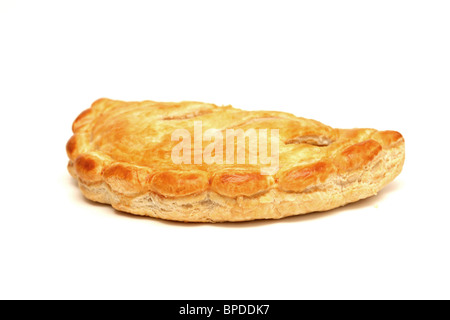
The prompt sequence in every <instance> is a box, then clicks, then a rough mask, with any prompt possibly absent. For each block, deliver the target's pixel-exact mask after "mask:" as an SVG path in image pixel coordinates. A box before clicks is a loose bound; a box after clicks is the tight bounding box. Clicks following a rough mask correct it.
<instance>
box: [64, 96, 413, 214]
mask: <svg viewBox="0 0 450 320" xmlns="http://www.w3.org/2000/svg"><path fill="white" fill-rule="evenodd" d="M195 122H197V123H198V122H201V124H202V129H201V130H202V131H201V133H204V132H205V131H206V130H208V129H216V130H217V131H218V132H222V133H225V132H227V130H228V129H235V130H238V129H242V130H243V131H246V132H247V130H251V129H255V130H268V131H269V132H270V130H271V129H277V130H278V132H279V135H278V137H277V139H279V141H277V142H278V146H279V168H278V170H277V171H276V172H274V173H273V174H269V175H266V174H263V173H262V171H261V169H262V168H263V167H266V166H267V165H266V164H263V163H261V161H260V160H259V158H258V161H257V163H251V162H250V161H249V157H250V156H249V154H250V153H252V151H251V150H252V149H251V147H250V146H249V143H247V144H245V147H244V149H245V154H246V160H245V163H242V164H239V162H236V161H234V163H227V162H226V161H223V162H224V163H210V164H207V163H205V162H204V161H202V162H201V163H197V162H196V161H195V160H193V161H192V163H180V164H175V163H174V161H173V158H172V151H173V149H174V148H175V147H176V146H177V145H178V144H179V143H180V142H179V141H176V140H175V141H173V140H174V139H173V138H172V134H173V133H174V131H176V130H177V129H184V130H186V131H187V132H189V133H190V134H191V136H192V137H194V136H195V134H196V132H195V129H194V127H195V126H194V123H195ZM72 129H73V133H74V134H73V136H72V137H71V138H70V140H69V141H68V143H67V146H66V150H67V154H68V156H69V159H70V160H69V164H68V169H69V172H70V174H71V175H72V176H73V177H74V178H75V179H77V181H78V184H79V187H80V190H81V191H82V193H83V194H84V196H85V197H86V198H88V199H90V200H93V201H96V202H101V203H106V204H111V205H112V206H113V207H114V208H115V209H117V210H120V211H125V212H129V213H133V214H137V215H143V216H151V217H156V218H161V219H167V220H176V221H186V222H224V221H248V220H255V219H279V218H283V217H287V216H292V215H299V214H305V213H309V212H315V211H325V210H330V209H333V208H336V207H339V206H343V205H345V204H347V203H351V202H354V201H358V200H360V199H364V198H367V197H370V196H373V195H375V194H376V193H377V192H378V191H379V190H380V189H382V188H383V187H384V186H385V185H386V184H388V183H389V182H391V181H392V180H393V179H394V178H395V177H396V176H397V175H399V174H400V172H401V170H402V167H403V163H404V159H405V143H404V139H403V137H402V135H401V134H400V133H398V132H396V131H377V130H374V129H334V128H331V127H329V126H326V125H324V124H322V123H320V122H317V121H314V120H309V119H304V118H299V117H296V116H294V115H291V114H288V113H283V112H269V111H252V112H250V111H243V110H239V109H234V108H232V107H231V106H226V107H218V106H215V105H213V104H207V103H200V102H180V103H169V102H154V101H143V102H124V101H117V100H109V99H99V100H97V101H96V102H94V103H93V104H92V106H91V108H90V109H87V110H85V111H83V112H82V113H81V114H80V115H79V116H78V118H77V119H76V120H75V121H74V123H73V128H72ZM225 135H226V134H225ZM209 143H210V142H205V141H203V144H202V147H201V148H202V149H201V150H202V151H204V149H205V147H206V146H207V145H208V144H209ZM237 143H238V139H236V141H235V144H234V145H233V146H234V147H235V148H236V149H235V150H236V152H235V154H237V153H238V145H237ZM223 147H224V148H225V146H223ZM190 151H191V155H192V159H194V157H195V153H196V150H195V149H194V146H193V145H192V149H191V150H190ZM224 154H226V150H225V149H224ZM257 155H258V156H259V151H258V154H257Z"/></svg>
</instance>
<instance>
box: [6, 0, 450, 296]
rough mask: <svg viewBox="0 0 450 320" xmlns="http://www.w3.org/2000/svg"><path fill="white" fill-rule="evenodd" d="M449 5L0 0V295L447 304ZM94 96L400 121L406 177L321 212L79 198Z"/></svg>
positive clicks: (362, 121) (381, 124) (395, 125)
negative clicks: (205, 213)
mask: <svg viewBox="0 0 450 320" xmlns="http://www.w3.org/2000/svg"><path fill="white" fill-rule="evenodd" d="M449 17H450V3H449V2H448V1H411V0H410V1H394V0H389V1H303V2H302V1H220V2H219V1H150V2H149V1H146V2H135V1H122V2H118V1H104V2H98V1H86V2H82V1H76V2H68V1H54V2H49V1H30V2H20V1H19V2H17V1H4V0H1V1H0V107H1V116H0V139H1V145H0V149H1V157H0V162H1V165H0V168H1V176H0V177H1V184H0V188H1V207H0V208H1V209H0V259H1V261H0V298H3V299H4V298H44V299H45V298H62V299H68V298H87V299H91V298H138V299H141V298H153V299H184V298H186V299H207V298H209V299H219V298H220V299H281V298H285V299H318V298H322V299H334V298H343V299H351V298H357V299H369V298H375V299H381V298H387V299H400V298H406V299H408V298H411V299H412V298H447V299H449V298H450V289H449V288H450V276H449V274H450V273H449V270H450V257H449V244H450V232H449V230H450V229H449V227H450V212H449V211H450V210H449V209H448V205H447V203H448V198H449V185H448V181H449V178H450V177H449V173H448V169H447V168H448V162H449V160H448V157H449V151H448V150H449V148H448V144H449V141H448V139H449V134H448V130H449V125H448V114H447V113H445V110H448V109H449V106H450V18H449ZM100 97H109V98H115V99H122V100H144V99H152V100H157V101H180V100H197V101H205V102H212V103H215V104H218V105H222V104H232V105H233V106H235V107H239V108H245V109H248V110H257V109H267V110H270V109H274V110H282V111H288V112H292V113H295V114H296V115H298V116H304V117H308V118H314V119H317V120H320V121H322V122H324V123H326V124H329V125H331V126H334V127H343V128H345V127H374V128H377V129H393V130H397V131H400V132H401V133H402V134H403V135H404V136H405V139H406V142H407V160H406V164H405V167H404V171H403V173H402V174H401V175H400V176H399V177H398V178H397V179H396V180H395V182H393V183H392V184H390V185H389V186H388V187H386V188H385V189H384V190H383V191H382V192H381V193H380V194H379V195H378V196H376V197H373V198H370V199H368V200H365V201H361V202H359V203H356V204H352V205H349V206H347V207H344V208H341V209H337V210H333V211H330V212H327V213H317V214H311V215H307V216H303V217H293V218H287V219H284V220H281V221H262V222H251V223H236V224H216V225H208V224H184V223H174V222H165V221H160V220H155V219H151V218H138V217H133V216H130V215H127V214H122V213H119V212H117V211H115V210H113V209H112V208H110V207H109V206H105V205H97V204H93V203H91V202H89V201H87V200H84V198H83V197H82V196H81V193H80V192H79V190H78V189H77V187H76V185H75V183H74V182H73V181H72V180H71V178H70V176H69V174H68V173H67V171H66V164H67V156H66V154H65V143H66V141H67V140H68V139H69V137H70V136H71V123H72V121H73V120H74V119H75V117H76V116H77V115H78V114H79V113H80V112H81V111H82V110H84V109H86V108H88V107H89V106H90V104H91V103H92V102H93V101H94V100H96V99H97V98H100Z"/></svg>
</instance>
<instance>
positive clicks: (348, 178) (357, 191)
mask: <svg viewBox="0 0 450 320" xmlns="http://www.w3.org/2000/svg"><path fill="white" fill-rule="evenodd" d="M404 161H405V144H404V141H403V140H402V141H399V142H398V143H396V144H395V146H392V147H391V148H389V149H383V150H382V151H381V152H380V153H379V154H378V155H377V156H376V157H375V158H374V159H373V160H372V161H370V162H369V163H368V164H366V165H365V166H364V167H363V168H361V169H359V170H354V171H350V172H347V173H345V174H340V175H338V174H335V175H333V176H332V177H329V178H328V179H327V180H326V181H325V182H324V183H323V184H318V185H314V186H311V188H308V189H306V190H305V191H303V192H284V191H281V190H279V189H277V188H272V189H270V190H268V191H267V192H264V193H261V194H258V195H255V196H252V197H245V196H240V197H237V198H229V197H225V196H222V195H220V194H218V193H216V192H214V191H211V190H208V191H205V192H202V193H199V194H196V195H190V196H185V197H175V198H171V197H164V196H161V195H158V194H157V193H154V192H147V193H145V194H140V195H136V196H134V197H133V196H130V195H127V196H125V195H123V194H120V193H118V192H114V191H113V190H112V189H111V188H110V187H109V186H108V185H107V184H106V183H105V182H103V181H102V182H98V183H86V182H84V181H83V180H81V179H79V178H78V177H77V175H76V172H75V170H74V169H73V164H72V163H71V162H69V171H70V172H71V174H72V175H73V176H74V177H75V178H77V179H78V184H79V187H80V190H81V191H82V193H83V195H84V196H85V197H86V198H88V199H90V200H93V201H96V202H100V203H105V204H111V205H112V207H113V208H115V209H117V210H120V211H124V212H128V213H132V214H135V215H140V216H150V217H154V218H160V219H164V220H173V221H183V222H227V221H229V222H237V221H250V220H258V219H281V218H284V217H288V216H295V215H301V214H306V213H310V212H317V211H327V210H331V209H334V208H337V207H340V206H343V205H346V204H348V203H352V202H355V201H358V200H361V199H365V198H368V197H371V196H373V195H376V194H377V193H378V191H380V190H381V189H382V188H383V187H384V186H385V185H387V184H388V183H389V182H391V181H392V180H394V179H395V177H397V176H398V175H399V174H400V172H401V171H402V167H403V164H404Z"/></svg>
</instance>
